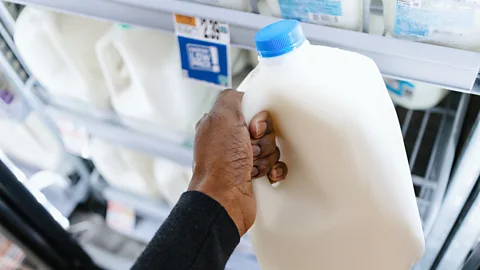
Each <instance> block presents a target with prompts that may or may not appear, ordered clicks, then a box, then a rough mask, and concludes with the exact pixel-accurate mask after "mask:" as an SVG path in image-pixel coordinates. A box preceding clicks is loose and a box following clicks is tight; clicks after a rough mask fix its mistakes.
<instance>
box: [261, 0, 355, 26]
mask: <svg viewBox="0 0 480 270" xmlns="http://www.w3.org/2000/svg"><path fill="white" fill-rule="evenodd" d="M266 2H267V6H268V8H269V11H268V13H267V12H264V11H263V12H262V9H260V7H259V10H260V12H261V14H265V15H270V14H271V15H273V16H275V17H282V18H286V19H295V20H299V21H302V22H309V23H315V24H322V25H328V26H332V27H338V28H343V29H348V30H354V31H359V30H360V29H361V28H362V21H363V0H339V1H335V0H326V1H315V0H312V1H305V2H303V3H302V4H299V3H297V2H295V1H289V0H266Z"/></svg>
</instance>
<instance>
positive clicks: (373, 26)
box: [368, 13, 385, 36]
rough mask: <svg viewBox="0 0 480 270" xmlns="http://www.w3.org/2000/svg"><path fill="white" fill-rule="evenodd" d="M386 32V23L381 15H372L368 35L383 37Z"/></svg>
mask: <svg viewBox="0 0 480 270" xmlns="http://www.w3.org/2000/svg"><path fill="white" fill-rule="evenodd" d="M384 32H385V23H384V21H383V16H382V15H381V14H376V13H370V24H369V29H368V33H369V34H372V35H378V36H383V34H384Z"/></svg>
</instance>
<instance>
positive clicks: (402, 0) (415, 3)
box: [398, 0, 422, 8]
mask: <svg viewBox="0 0 480 270" xmlns="http://www.w3.org/2000/svg"><path fill="white" fill-rule="evenodd" d="M398 5H399V6H405V7H413V8H421V7H422V1H421V0H398Z"/></svg>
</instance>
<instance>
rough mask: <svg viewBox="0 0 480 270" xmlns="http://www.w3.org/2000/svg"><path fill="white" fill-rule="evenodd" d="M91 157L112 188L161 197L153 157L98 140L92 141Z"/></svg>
mask: <svg viewBox="0 0 480 270" xmlns="http://www.w3.org/2000/svg"><path fill="white" fill-rule="evenodd" d="M91 156H92V161H93V163H94V164H95V167H96V168H97V169H98V171H99V172H100V174H101V175H102V176H103V178H104V179H105V180H106V181H107V182H108V183H110V184H111V185H112V186H114V187H116V188H118V189H121V190H125V191H128V192H131V193H136V194H139V195H142V196H148V197H152V198H155V197H159V196H160V195H159V192H158V189H157V186H156V183H155V178H154V176H153V158H152V157H150V156H147V155H145V154H142V153H137V152H134V151H131V150H127V149H124V148H120V147H117V146H114V145H111V144H109V143H106V142H104V141H102V140H100V139H96V138H93V139H92V140H91Z"/></svg>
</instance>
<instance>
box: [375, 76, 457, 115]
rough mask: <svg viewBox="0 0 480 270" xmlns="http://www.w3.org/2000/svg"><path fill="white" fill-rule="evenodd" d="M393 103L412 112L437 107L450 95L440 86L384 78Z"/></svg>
mask: <svg viewBox="0 0 480 270" xmlns="http://www.w3.org/2000/svg"><path fill="white" fill-rule="evenodd" d="M384 80H385V85H386V86H387V89H388V93H389V94H390V97H391V98H392V100H393V102H394V103H396V104H398V105H400V106H402V107H405V108H407V109H410V110H426V109H429V108H432V107H435V106H436V105H437V104H438V103H440V101H442V99H443V98H444V97H445V96H446V95H447V94H448V91H447V90H445V89H442V88H440V87H438V86H434V85H431V84H426V83H421V82H407V81H399V80H394V79H388V78H384Z"/></svg>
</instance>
